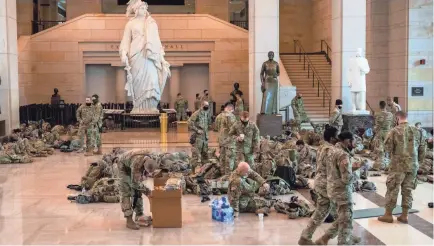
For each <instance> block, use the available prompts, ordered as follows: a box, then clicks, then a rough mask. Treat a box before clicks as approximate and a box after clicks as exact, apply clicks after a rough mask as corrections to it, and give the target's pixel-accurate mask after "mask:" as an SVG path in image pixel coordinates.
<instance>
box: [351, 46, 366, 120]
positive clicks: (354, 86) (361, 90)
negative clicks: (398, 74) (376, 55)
mask: <svg viewBox="0 0 434 246" xmlns="http://www.w3.org/2000/svg"><path fill="white" fill-rule="evenodd" d="M362 52H363V50H362V49H361V48H358V49H357V54H356V57H353V58H351V59H350V65H349V71H348V83H349V85H350V88H351V98H352V112H353V113H367V114H369V112H368V111H366V78H365V75H366V74H367V73H369V71H370V68H369V64H368V60H366V58H365V57H363V55H362Z"/></svg>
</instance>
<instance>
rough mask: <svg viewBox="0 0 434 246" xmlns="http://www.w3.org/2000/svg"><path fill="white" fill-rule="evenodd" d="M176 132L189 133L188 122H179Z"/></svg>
mask: <svg viewBox="0 0 434 246" xmlns="http://www.w3.org/2000/svg"><path fill="white" fill-rule="evenodd" d="M176 132H177V133H188V124H187V121H177V122H176Z"/></svg>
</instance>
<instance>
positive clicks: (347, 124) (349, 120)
mask: <svg viewBox="0 0 434 246" xmlns="http://www.w3.org/2000/svg"><path fill="white" fill-rule="evenodd" d="M342 119H343V120H344V125H343V127H342V131H351V132H353V130H354V129H359V128H363V129H368V128H373V127H374V116H372V115H370V114H365V115H362V114H352V113H347V114H343V115H342Z"/></svg>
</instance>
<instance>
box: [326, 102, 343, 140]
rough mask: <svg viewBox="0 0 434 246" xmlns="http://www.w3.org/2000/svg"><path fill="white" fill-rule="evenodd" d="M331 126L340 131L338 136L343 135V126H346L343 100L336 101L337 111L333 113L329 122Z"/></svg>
mask: <svg viewBox="0 0 434 246" xmlns="http://www.w3.org/2000/svg"><path fill="white" fill-rule="evenodd" d="M329 124H330V126H333V127H335V128H336V129H338V134H339V133H341V130H342V126H343V125H344V120H343V119H342V100H341V99H336V103H335V109H334V110H333V112H332V115H331V116H330V120H329Z"/></svg>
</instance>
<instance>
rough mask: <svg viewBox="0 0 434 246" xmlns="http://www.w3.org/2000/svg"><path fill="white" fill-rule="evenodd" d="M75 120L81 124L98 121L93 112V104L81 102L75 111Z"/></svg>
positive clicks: (93, 123)
mask: <svg viewBox="0 0 434 246" xmlns="http://www.w3.org/2000/svg"><path fill="white" fill-rule="evenodd" d="M76 117H77V121H78V122H79V123H80V124H83V125H86V126H88V125H95V124H96V123H97V122H98V119H99V118H98V117H97V116H96V114H95V106H87V105H86V104H82V105H81V106H80V107H79V108H78V109H77V112H76Z"/></svg>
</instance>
